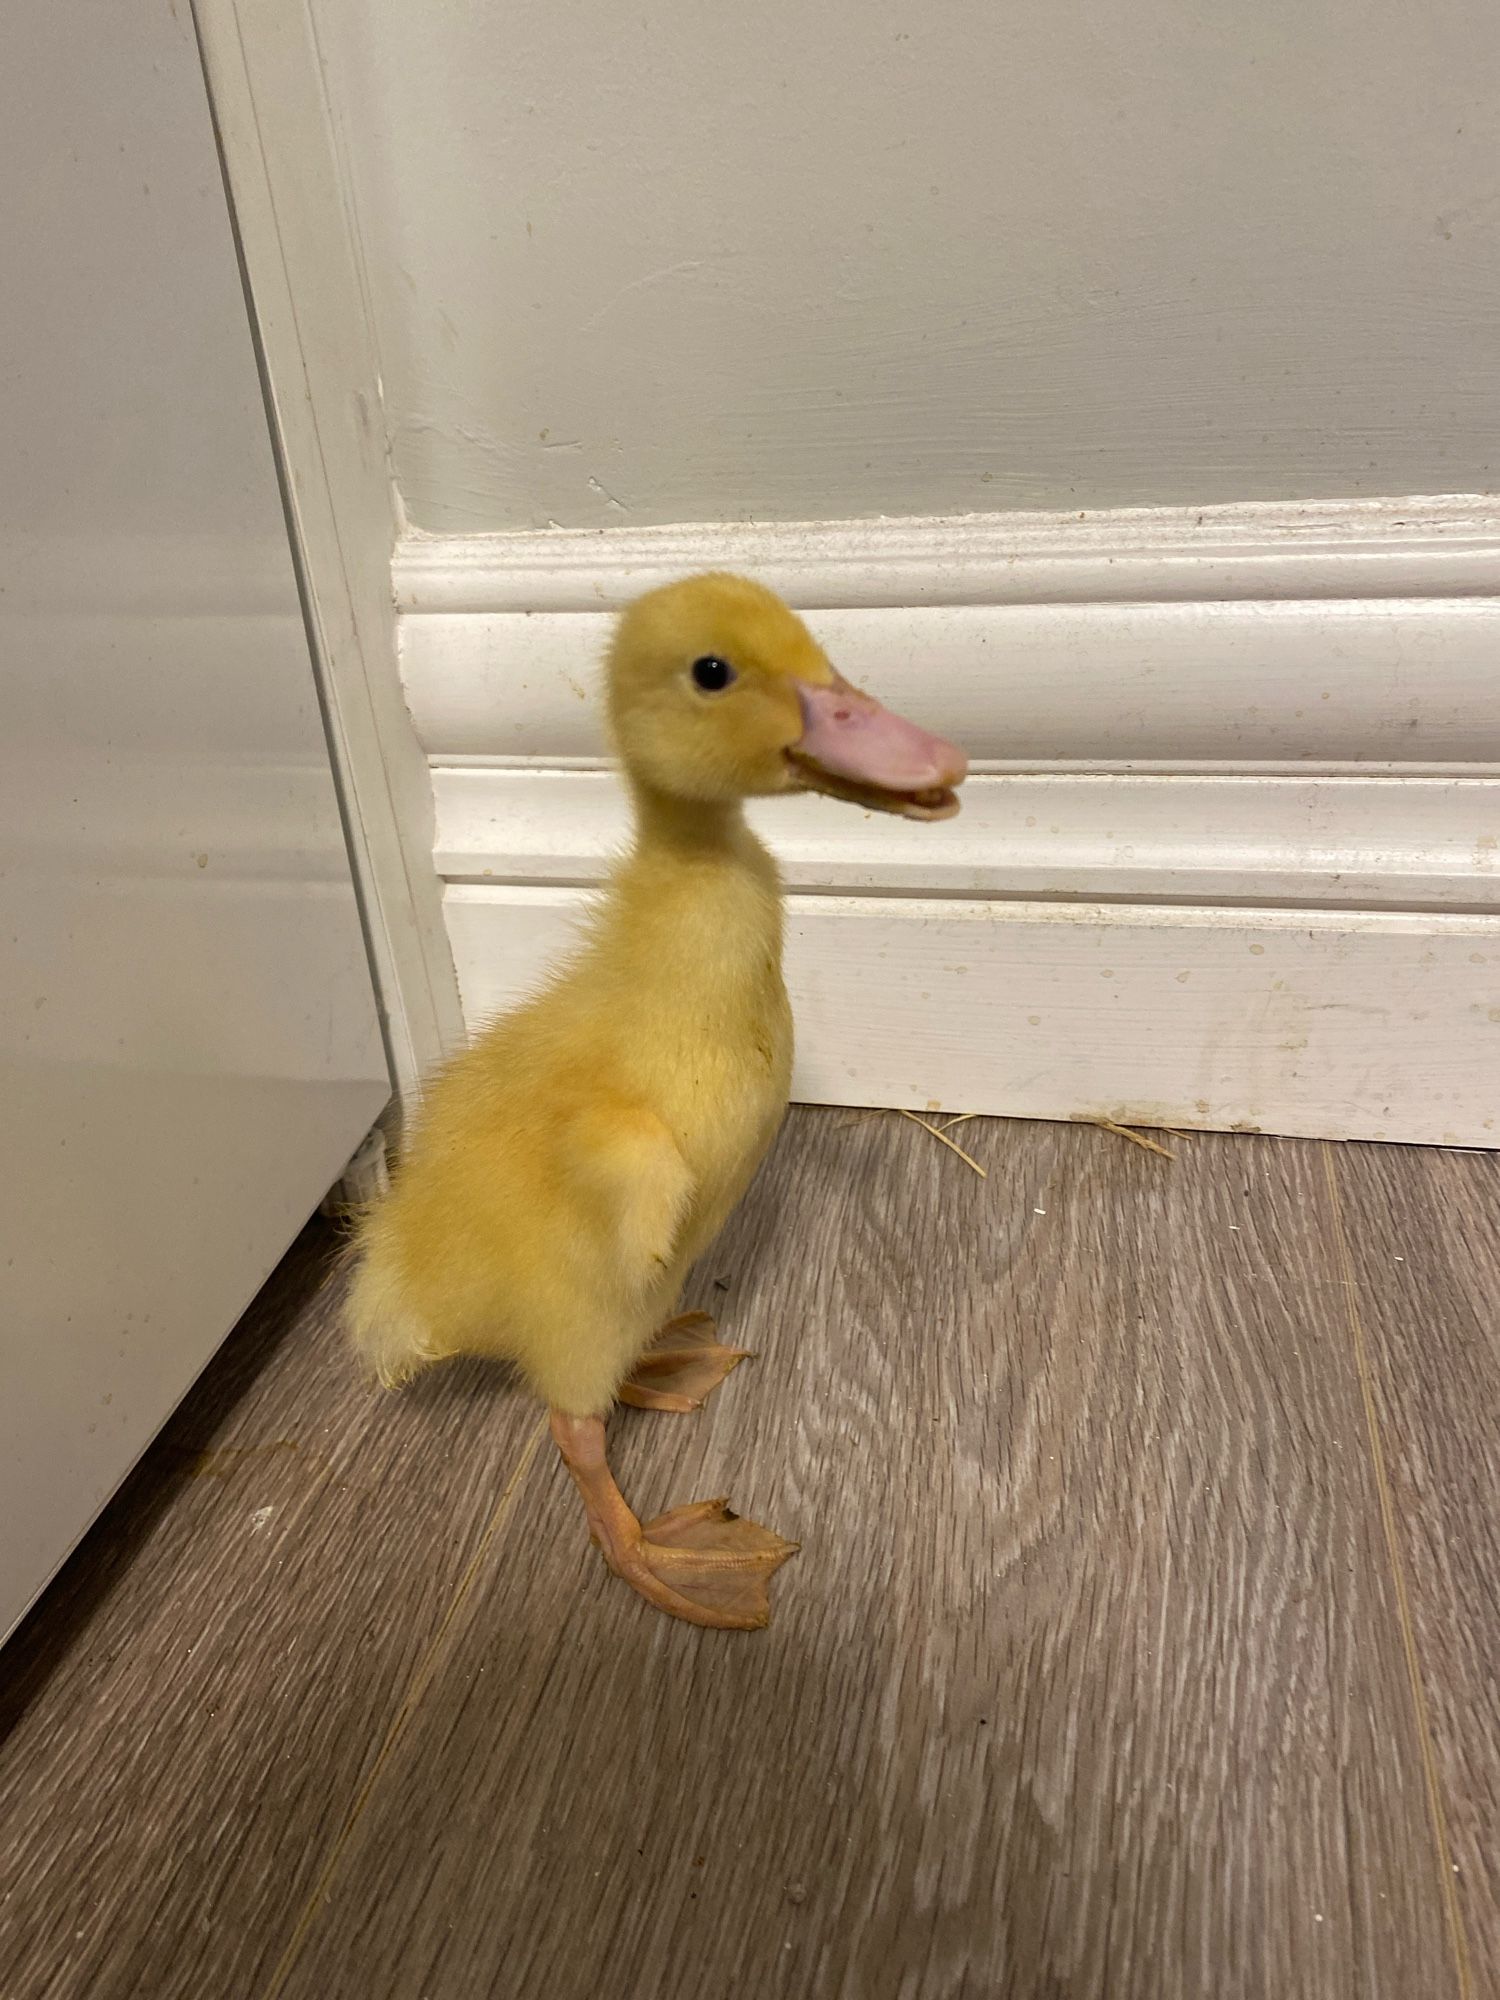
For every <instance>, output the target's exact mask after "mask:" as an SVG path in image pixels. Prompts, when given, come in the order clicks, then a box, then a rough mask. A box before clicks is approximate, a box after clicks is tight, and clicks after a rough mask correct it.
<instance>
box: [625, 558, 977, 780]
mask: <svg viewBox="0 0 1500 2000" xmlns="http://www.w3.org/2000/svg"><path fill="white" fill-rule="evenodd" d="M609 718H610V726H611V729H612V730H613V733H614V737H615V741H616V743H617V744H618V746H619V750H620V755H621V758H622V759H623V761H624V764H625V767H626V769H627V771H629V773H630V775H631V776H632V778H633V779H634V780H635V781H636V783H637V784H638V785H642V786H644V787H645V788H647V789H648V790H649V791H653V792H656V793H659V794H663V795H665V796H667V797H670V798H677V799H684V800H698V801H702V802H728V801H731V800H735V799H745V798H762V797H767V796H771V795H773V794H775V793H778V792H796V791H818V792H827V793H829V794H830V795H831V796H833V797H835V798H841V799H847V800H849V801H851V802H852V803H853V804H856V805H862V806H866V807H873V808H875V809H876V810H878V811H881V812H891V813H900V814H902V815H903V816H904V817H906V818H908V819H947V818H949V817H951V815H952V814H954V813H956V812H957V811H958V799H957V796H956V794H955V787H956V786H958V785H960V784H962V782H963V780H964V776H965V773H966V771H967V769H968V764H967V760H966V759H965V757H964V755H963V752H962V751H960V750H957V749H955V748H954V746H953V745H952V744H951V743H945V742H944V741H943V739H942V738H941V737H939V736H932V735H929V733H928V732H927V731H926V730H925V729H919V728H918V727H917V725H916V724H915V723H913V722H908V721H906V720H905V718H904V717H902V716H899V715H895V714H893V713H892V712H891V710H890V709H888V708H885V707H883V706H882V704H881V703H880V702H878V701H876V700H874V699H873V698H872V697H871V696H869V695H867V694H862V693H861V692H860V691H859V689H858V688H855V687H851V685H850V684H849V682H848V681H846V680H845V679H844V678H843V677H842V675H840V674H839V673H837V672H836V671H835V669H834V667H833V665H832V664H831V662H830V661H829V659H828V656H827V654H826V653H825V652H824V651H823V649H822V647H821V646H820V645H819V644H818V642H817V640H816V639H814V638H813V636H812V634H811V632H809V631H808V629H807V627H806V626H805V625H804V624H803V622H802V620H801V619H800V618H799V617H798V616H797V614H796V613H795V612H794V611H792V610H791V609H790V607H789V606H787V605H785V604H783V603H782V601H781V599H780V598H779V597H777V596H775V594H774V593H773V592H771V591H769V590H766V589H765V588H763V587H762V586H761V585H760V584H758V583H752V582H751V581H750V580H749V579H748V578H746V577H740V576H724V575H709V576H695V577H689V578H688V579H687V580H686V581H685V582H682V583H672V584H667V585H666V586H665V587H664V588H662V589H660V590H653V591H650V592H649V593H648V594H647V595H646V596H644V597H639V598H637V599H636V600H635V602H634V603H633V604H631V605H629V606H628V607H627V609H626V610H625V612H624V613H623V614H622V616H621V618H620V622H619V625H618V626H617V628H616V631H615V638H614V644H613V647H612V649H611V652H610V658H609Z"/></svg>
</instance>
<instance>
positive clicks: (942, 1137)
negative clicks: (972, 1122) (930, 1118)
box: [895, 1104, 989, 1181]
mask: <svg viewBox="0 0 1500 2000" xmlns="http://www.w3.org/2000/svg"><path fill="white" fill-rule="evenodd" d="M895 1108H896V1110H897V1111H898V1112H899V1113H900V1115H901V1116H902V1117H903V1118H909V1119H910V1120H911V1122H912V1124H913V1125H920V1126H921V1128H922V1130H923V1131H924V1132H930V1133H931V1134H932V1136H933V1138H934V1139H936V1140H937V1142H938V1144H939V1145H940V1146H946V1147H947V1148H948V1151H949V1152H950V1153H957V1155H958V1157H959V1158H960V1159H961V1160H963V1161H965V1162H966V1163H967V1164H968V1165H969V1166H971V1167H972V1168H973V1169H974V1171H975V1173H976V1174H978V1176H979V1178H980V1179H981V1180H982V1181H987V1180H988V1179H989V1174H988V1172H987V1171H986V1170H985V1169H984V1168H983V1167H982V1166H980V1164H979V1162H978V1160H976V1159H975V1157H974V1155H973V1154H972V1153H966V1152H965V1151H964V1149H963V1147H962V1146H960V1145H959V1143H958V1141H957V1140H956V1139H950V1138H949V1137H948V1135H947V1133H946V1132H940V1131H939V1130H938V1128H937V1126H936V1125H929V1124H928V1122H927V1120H926V1119H925V1118H919V1117H918V1116H917V1114H916V1112H915V1111H905V1110H903V1109H902V1107H901V1106H900V1105H899V1104H898V1105H897V1106H896V1107H895ZM965 1115H966V1116H967V1115H968V1114H965ZM953 1122H954V1123H957V1120H954V1121H953Z"/></svg>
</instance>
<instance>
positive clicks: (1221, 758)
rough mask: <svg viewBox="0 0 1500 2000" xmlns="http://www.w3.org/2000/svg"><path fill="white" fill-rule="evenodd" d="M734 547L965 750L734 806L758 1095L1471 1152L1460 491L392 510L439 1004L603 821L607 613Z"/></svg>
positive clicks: (1474, 736) (553, 942) (522, 939)
mask: <svg viewBox="0 0 1500 2000" xmlns="http://www.w3.org/2000/svg"><path fill="white" fill-rule="evenodd" d="M730 566H732V567H737V568H742V569H747V570H750V571H752V572H753V573H755V574H757V575H759V576H761V577H763V578H764V579H765V580H766V581H768V582H770V583H771V584H773V585H774V586H775V587H777V588H778V589H780V590H781V591H782V592H783V594H785V595H786V596H787V597H788V598H789V599H790V600H791V601H792V602H793V603H795V604H797V605H798V606H799V608H801V609H802V610H803V611H804V612H805V613H806V615H807V616H808V619H809V622H810V623H811V624H812V625H813V627H814V629H815V630H816V631H817V632H818V634H819V636H820V637H821V638H822V639H823V641H824V643H825V644H826V645H827V646H828V647H829V650H830V652H831V653H832V654H833V655H834V657H835V658H836V659H837V660H838V662H839V664H840V665H841V666H842V667H843V668H844V670H845V671H846V672H848V673H849V674H850V676H851V678H854V679H856V680H858V681H860V682H862V683H864V684H865V685H867V686H869V687H870V688H871V689H872V691H874V692H876V693H879V694H881V695H882V696H884V697H885V698H886V699H888V700H890V701H892V702H893V703H895V704H897V705H899V706H901V707H903V708H905V709H907V710H909V711H910V712H912V713H913V714H915V715H917V716H919V717H920V718H921V719H922V720H923V721H925V722H927V723H928V724H929V726H932V727H934V728H937V729H941V730H943V731H944V732H945V733H947V734H949V735H951V736H953V737H955V738H956V739H957V740H959V741H960V742H962V743H963V744H964V745H965V746H966V748H968V749H969V751H970V752H971V754H972V756H973V757H974V759H975V768H976V776H975V778H974V779H973V780H972V781H971V784H970V786H969V788H968V792H967V809H966V811H965V812H964V814H963V815H961V816H960V818H959V819H958V820H956V821H954V822H952V823H951V824H949V825H945V826H939V827H924V826H914V825H911V824H908V823H906V822H901V821H894V820H890V819H886V818H883V817H881V816H879V815H872V814H861V813H858V812H854V811H851V810H850V809H848V808H844V807H838V806H834V805H831V804H828V803H826V802H823V801H816V800H796V801H773V802H768V803H767V804H766V806H765V807H764V808H757V809H756V817H757V820H758V823H759V824H760V826H761V828H762V830H763V831H764V832H765V833H766V835H767V837H768V838H769V840H770V841H771V844H772V845H773V847H774V848H775V849H776V851H777V853H778V856H779V858H780V860H781V863H782V867H783V870H784V873H785V875H786V878H787V881H788V885H789V888H790V890H791V892H792V893H791V896H790V899H789V911H790V939H789V954H788V970H789V981H790V984H791V986H792V990H793V999H794V1004H795V1005H796V1008H797V1014H798V1021H799V1033H800V1045H799V1046H800V1055H799V1066H798V1072H797V1090H798V1094H799V1095H800V1096H802V1097H805V1098H810V1099H819V1100H823V1101H830V1102H841V1103H892V1104H902V1105H906V1106H912V1107H918V1108H919V1107H921V1106H923V1105H925V1104H928V1103H930V1102H935V1103H940V1104H942V1105H944V1106H945V1107H949V1108H952V1109H955V1110H983V1111H996V1112H1012V1113H1018V1114H1025V1115H1036V1116H1046V1117H1067V1116H1074V1115H1096V1114H1104V1115H1109V1116H1119V1115H1121V1114H1126V1115H1130V1116H1139V1117H1146V1116H1152V1117H1156V1118H1159V1119H1162V1120H1164V1121H1165V1122H1167V1123H1171V1124H1178V1125H1213V1126H1233V1125H1252V1126H1255V1127H1257V1128H1260V1129H1264V1130H1268V1131H1281V1132H1298V1133H1318V1134H1322V1135H1325V1136H1336V1137H1345V1138H1349V1137H1364V1138H1402V1139H1410V1140H1424V1141H1428V1142H1432V1143H1450V1144H1452V1143H1462V1144H1470V1145H1486V1146H1489V1145H1495V1144H1497V1143H1500V1139H1497V1135H1496V1132H1495V1129H1494V1120H1495V1116H1496V1114H1497V1107H1496V1105H1495V1103H1494V1097H1495V1093H1494V1092H1488V1093H1487V1092H1486V1091H1485V1090H1484V1089H1483V1088H1480V1089H1478V1090H1476V1088H1475V1082H1476V1078H1482V1077H1486V1076H1488V1077H1495V1076H1496V1075H1497V1074H1500V1020H1497V1018H1496V1007H1495V1003H1496V1001H1497V1000H1500V980H1497V978H1496V968H1497V967H1500V895H1497V893H1496V878H1497V872H1500V512H1497V511H1496V508H1495V503H1494V502H1492V501H1487V500H1483V499H1478V500H1475V499H1469V498H1464V497H1457V498H1448V499H1441V500H1424V501H1388V502H1373V503H1371V502H1360V503H1352V504H1350V505H1347V506H1340V505H1324V506H1320V507H1316V508H1314V507H1296V508H1266V507H1246V508H1232V509H1224V508H1220V509H1212V510H1208V511H1206V512H1203V513H1197V512H1193V513H1182V512H1168V511H1153V512H1150V513H1130V514H1119V515H1114V516H1108V515H1094V516H1082V517H1077V518H1067V519H1055V518H1047V519H1043V518H1041V517H1031V516H1027V517H997V518H995V519H990V520H964V521H918V522H897V521H888V522H875V523H854V524H850V523H832V524H818V525H813V526H809V525H808V524H805V523H802V524H791V525H784V526H771V527H754V528H736V527H694V528H687V529H643V530H632V529H619V530H608V531H605V532H603V533H599V534H587V535H581V534H564V533H562V532H560V531H552V532H550V533H547V534H543V535H521V536H501V537H481V538H475V539H467V538H465V539H443V540H435V539H432V538H427V537H411V538H407V539H406V540H404V541H403V543H402V544H401V546H400V548H399V549H398V552H397V558H396V565H395V584H396V591H397V600H398V605H399V607H400V617H399V630H400V646H401V656H402V664H403V674H404V679H405V683H406V688H407V697H408V702H409V705H410V709H411V713H412V716H413V720H414V723H415V726H416V729H417V733H418V736H419V738H420V740H421V741H422V743H423V745H424V747H425V749H426V751H427V754H428V758H429V761H430V764H431V766H432V772H433V782H434V792H435V798H436V807H437V831H436V846H435V854H436V861H437V866H438V870H439V873H440V874H441V875H442V877H443V879H444V881H445V884H446V901H445V910H446V916H447V923H448V929H449V933H450V936H451V938H452V940H453V944H454V950H455V957H456V961H457V965H458V971H459V978H460V984H461V987H462V991H463V996H464V1004H465V1012H466V1016H467V1018H468V1020H469V1021H470V1023H471V1025H472V1024H474V1023H476V1022H478V1021H480V1020H482V1019H483V1018H485V1017H486V1016H487V1015H488V1014H490V1013H491V1012H493V1011H494V1009H495V1008H496V1007H497V1006H500V1005H503V1004H507V1003H508V1002H509V1001H510V1000H512V999H514V998H515V997H517V996H518V995H519V994H520V993H522V992H524V991H525V990H527V989H528V988H529V987H530V986H531V985H532V984H533V983H534V982H535V980H536V979H537V977H539V976H540V974H541V971H542V969H543V968H544V966H545V964H546V962H547V960H548V959H549V957H550V956H551V955H552V954H554V953H555V952H556V951H557V950H558V949H560V948H561V946H562V944H563V941H564V940H565V938H566V936H567V934H568V931H569V927H570V924H571V921H572V919H573V917H574V916H575V915H576V914H577V911H578V909H579V907H580V898H581V897H582V895H583V893H584V892H585V890H586V889H587V887H588V886H589V885H590V884H592V883H593V882H595V881H597V879H598V877H599V875H600V874H601V872H602V870H603V868H604V866H605V865H606V863H607V860H608V858H609V856H610V854H611V853H612V852H614V851H615V850H616V849H617V848H618V847H619V846H620V844H621V842H622V841H623V839H624V836H625V818H624V809H623V803H622V799H621V795H620V792H619V788H618V785H617V783H616V781H615V779H614V778H613V776H612V774H610V773H609V772H608V770H607V769H606V768H605V760H604V750H605V745H604V742H603V737H602V733H601V729H600V713H599V703H598V664H599V659H600V656H601V654H602V651H603V648H604V644H605V642H606V639H607V635H608V631H609V626H610V619H611V614H612V611H613V609H614V607H615V606H617V605H618V604H619V603H620V602H622V601H624V600H625V599H627V598H628V597H630V596H631V595H632V594H634V592H635V591H637V590H639V589H642V588H646V587H649V586H650V585H651V584H654V583H657V582H660V581H664V580H666V579H667V578H668V577H669V576H673V575H681V574H683V573H685V572H688V571H691V570H694V569H701V568H705V567H730Z"/></svg>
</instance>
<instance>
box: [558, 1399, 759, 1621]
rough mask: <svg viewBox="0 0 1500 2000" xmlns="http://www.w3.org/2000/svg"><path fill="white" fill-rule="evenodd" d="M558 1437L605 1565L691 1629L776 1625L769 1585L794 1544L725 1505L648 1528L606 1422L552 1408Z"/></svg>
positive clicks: (667, 1517) (705, 1503)
mask: <svg viewBox="0 0 1500 2000" xmlns="http://www.w3.org/2000/svg"><path fill="white" fill-rule="evenodd" d="M669 1407H670V1406H669ZM552 1436H553V1438H554V1440H555V1441H556V1444H557V1448H558V1450H559V1451H560V1452H561V1453H562V1458H563V1463H564V1465H566V1466H567V1468H568V1470H569V1472H571V1473H572V1475H573V1481H574V1484H575V1485H576V1486H577V1488H578V1491H579V1492H580V1493H581V1494H582V1496H583V1505H584V1511H585V1512H586V1513H587V1515H588V1521H589V1528H590V1531H591V1532H592V1535H593V1538H594V1540H595V1542H596V1543H597V1544H598V1545H599V1548H600V1549H601V1550H602V1551H603V1554H604V1560H605V1561H606V1562H607V1563H608V1564H609V1566H610V1568H611V1569H612V1570H613V1571H614V1573H615V1575H616V1576H618V1577H623V1578H624V1580H625V1582H626V1583H628V1584H629V1585H630V1587H631V1589H632V1590H635V1591H639V1593H640V1595H641V1596H642V1597H644V1598H645V1599H646V1601H647V1602H648V1603H650V1604H654V1605H655V1606H656V1607H657V1609H658V1610H659V1611H666V1612H669V1613H670V1614H671V1616H672V1617H674V1618H685V1619H686V1620H687V1621H688V1623H689V1624H691V1625H711V1626H714V1627H716V1628H718V1629H719V1630H722V1631H727V1632H754V1631H757V1630H758V1629H759V1628H760V1627H761V1626H763V1625H767V1624H769V1623H770V1619H771V1600H770V1596H769V1593H768V1591H767V1585H768V1583H769V1582H770V1579H771V1576H772V1574H773V1572H774V1571H776V1570H778V1569H779V1568H780V1567H781V1565H782V1564H783V1563H784V1562H785V1561H786V1560H787V1558H788V1557H789V1556H794V1555H795V1554H796V1553H797V1544H796V1543H795V1542H785V1541H783V1540H782V1538H781V1537H780V1535H773V1534H772V1533H771V1531H770V1529H769V1528H762V1527H758V1526H757V1525H756V1523H755V1522H754V1521H743V1520H741V1519H740V1517H739V1515H738V1514H732V1513H731V1512H730V1511H729V1508H728V1506H727V1505H726V1503H725V1502H724V1501H723V1500H699V1501H696V1502H694V1503H693V1504H692V1505H690V1506H687V1507H674V1508H672V1510H671V1511H670V1513H666V1514H659V1515H658V1516H657V1518H656V1519H655V1520H654V1521H648V1522H647V1523H646V1525H645V1527H642V1526H641V1524H640V1522H639V1521H638V1520H637V1519H636V1517H635V1515H634V1514H632V1513H631V1511H630V1509H629V1507H627V1506H626V1504H625V1499H624V1496H623V1495H622V1494H621V1492H620V1489H619V1487H618V1486H616V1484H615V1482H614V1478H613V1476H612V1475H611V1473H610V1469H609V1464H608V1461H607V1459H606V1458H605V1455H604V1421H603V1419H602V1418H600V1417H570V1416H568V1415H566V1414H565V1413H564V1412H563V1411H562V1410H554V1411H553V1412H552Z"/></svg>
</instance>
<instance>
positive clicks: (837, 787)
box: [790, 674, 969, 819]
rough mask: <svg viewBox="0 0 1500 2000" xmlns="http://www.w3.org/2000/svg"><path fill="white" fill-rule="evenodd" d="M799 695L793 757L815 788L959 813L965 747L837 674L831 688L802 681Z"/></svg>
mask: <svg viewBox="0 0 1500 2000" xmlns="http://www.w3.org/2000/svg"><path fill="white" fill-rule="evenodd" d="M797 695H798V699H799V700H800V701H801V703H802V736H801V738H800V740H799V741H798V742H797V743H795V744H793V746H792V749H791V752H790V755H791V757H792V759H793V760H794V762H795V763H796V764H798V765H799V766H801V767H802V769H803V771H804V772H805V773H806V774H807V776H808V778H809V779H810V780H811V782H812V783H813V784H814V785H815V786H816V787H817V789H818V790H820V791H824V790H826V791H830V792H833V793H834V794H835V795H836V796H839V797H845V798H850V799H853V800H854V801H855V802H856V803H858V804H861V805H871V806H876V807H878V808H880V809H881V810H883V811H885V812H895V813H902V814H905V815H906V817H908V818H910V819H947V818H949V817H951V815H952V814H954V813H956V812H957V811H958V800H957V799H956V798H955V797H954V795H953V788H954V787H955V786H956V785H961V784H962V783H963V781H964V778H965V776H966V775H967V772H968V768H969V760H968V759H967V758H966V757H965V756H964V753H963V752H962V750H959V749H956V748H955V747H954V745H953V744H951V743H946V742H944V740H943V738H942V737H941V736H932V735H930V734H929V733H928V731H927V730H925V729H919V728H918V727H917V725H916V723H914V722H908V721H907V720H906V718H905V716H901V715H896V714H893V713H892V711H891V710H890V709H888V708H885V707H883V706H882V705H881V704H880V703H879V702H878V701H876V700H874V699H873V697H872V696H870V695H867V694H861V693H860V691H859V689H858V688H855V687H851V686H850V685H849V683H848V681H846V680H844V679H843V678H842V676H841V675H838V674H835V675H834V677H833V681H832V683H831V684H830V685H829V686H828V687H813V686H811V685H809V684H808V683H807V682H806V681H799V682H798V683H797ZM821 779H828V780H831V781H832V782H830V783H828V784H826V785H825V784H822V783H820V782H819V781H820V780H821Z"/></svg>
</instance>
